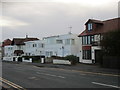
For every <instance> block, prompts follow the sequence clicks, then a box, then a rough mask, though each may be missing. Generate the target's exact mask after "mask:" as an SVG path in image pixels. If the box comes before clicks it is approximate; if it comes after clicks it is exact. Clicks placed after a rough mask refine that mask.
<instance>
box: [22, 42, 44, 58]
mask: <svg viewBox="0 0 120 90" xmlns="http://www.w3.org/2000/svg"><path fill="white" fill-rule="evenodd" d="M33 44H34V45H33ZM42 44H43V45H44V41H42V40H37V41H28V42H25V51H24V53H25V54H24V55H29V54H30V56H34V55H45V52H44V47H45V46H43V47H42Z"/></svg>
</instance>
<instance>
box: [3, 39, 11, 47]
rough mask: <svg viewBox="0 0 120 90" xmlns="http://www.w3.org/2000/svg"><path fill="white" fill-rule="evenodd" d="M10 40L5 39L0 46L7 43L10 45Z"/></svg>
mask: <svg viewBox="0 0 120 90" xmlns="http://www.w3.org/2000/svg"><path fill="white" fill-rule="evenodd" d="M11 43H12V41H11V40H10V39H6V40H4V41H3V42H2V47H4V46H7V45H11Z"/></svg>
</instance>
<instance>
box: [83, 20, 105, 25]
mask: <svg viewBox="0 0 120 90" xmlns="http://www.w3.org/2000/svg"><path fill="white" fill-rule="evenodd" d="M89 22H92V23H98V24H103V21H100V20H95V19H89V20H88V21H87V22H86V23H85V25H86V24H88V23H89Z"/></svg>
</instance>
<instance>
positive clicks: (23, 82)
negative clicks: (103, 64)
mask: <svg viewBox="0 0 120 90" xmlns="http://www.w3.org/2000/svg"><path fill="white" fill-rule="evenodd" d="M2 78H3V80H6V81H8V82H11V83H13V84H15V85H18V87H23V88H119V86H118V83H119V80H118V76H114V75H113V76H111V75H110V76H109V75H105V74H94V73H93V74H92V72H91V73H85V72H79V71H72V70H66V69H60V68H48V67H36V66H33V65H24V64H12V63H5V62H4V63H2Z"/></svg>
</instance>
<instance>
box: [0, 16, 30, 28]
mask: <svg viewBox="0 0 120 90" xmlns="http://www.w3.org/2000/svg"><path fill="white" fill-rule="evenodd" d="M27 25H29V24H28V23H26V22H23V21H21V20H17V19H14V18H11V17H7V16H0V27H10V28H16V27H20V26H27Z"/></svg>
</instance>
